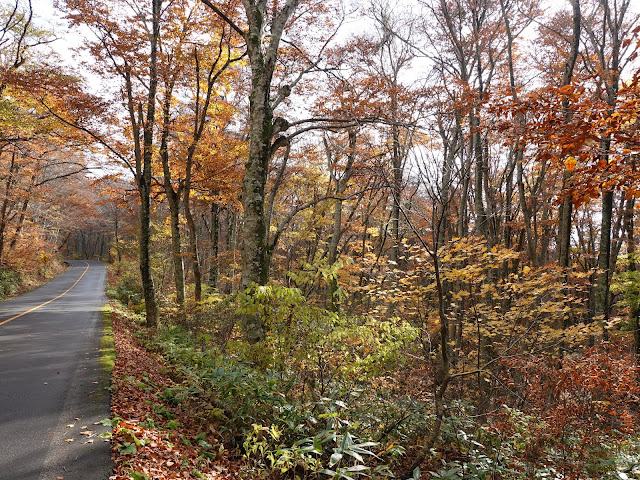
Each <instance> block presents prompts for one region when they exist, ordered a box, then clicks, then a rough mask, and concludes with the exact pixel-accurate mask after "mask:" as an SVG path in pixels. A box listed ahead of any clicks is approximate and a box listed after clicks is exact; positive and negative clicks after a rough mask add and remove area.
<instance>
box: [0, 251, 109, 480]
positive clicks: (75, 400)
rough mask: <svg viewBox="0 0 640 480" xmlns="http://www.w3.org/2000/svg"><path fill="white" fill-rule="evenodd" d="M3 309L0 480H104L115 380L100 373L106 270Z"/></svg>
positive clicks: (83, 272)
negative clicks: (106, 435)
mask: <svg viewBox="0 0 640 480" xmlns="http://www.w3.org/2000/svg"><path fill="white" fill-rule="evenodd" d="M69 263H70V264H71V268H68V269H67V270H66V271H65V272H64V273H63V274H62V275H60V276H59V277H57V278H55V279H54V280H52V281H51V282H49V283H48V284H46V285H44V286H43V287H41V288H39V289H37V290H34V291H32V292H30V293H28V294H26V295H22V296H21V297H17V298H14V299H11V300H7V301H5V302H0V480H45V479H46V480H56V479H59V478H64V480H76V479H77V480H80V479H82V480H104V479H107V478H109V475H110V473H111V460H110V456H109V443H108V442H107V441H105V440H103V439H102V438H99V437H98V434H99V433H101V432H104V431H105V430H107V428H106V427H104V426H102V425H98V424H97V423H98V422H99V421H100V419H102V418H105V417H108V416H109V393H108V390H107V389H106V387H108V385H109V379H108V375H107V374H106V373H105V372H104V370H102V369H101V367H100V365H99V356H100V337H101V335H102V315H101V313H100V308H101V307H102V306H103V305H104V304H105V298H104V286H105V279H106V270H105V267H104V265H102V264H101V263H99V262H92V261H71V262H69Z"/></svg>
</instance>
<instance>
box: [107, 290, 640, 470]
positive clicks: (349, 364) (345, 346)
mask: <svg viewBox="0 0 640 480" xmlns="http://www.w3.org/2000/svg"><path fill="white" fill-rule="evenodd" d="M127 288H129V287H127ZM115 292H116V294H117V293H118V292H119V291H118V290H115ZM129 304H130V305H131V301H129ZM133 306H134V307H135V305H133ZM135 310H136V311H140V309H139V308H135ZM191 310H193V311H194V314H192V315H191V316H190V319H189V322H188V323H187V326H188V327H189V328H186V327H185V326H184V325H173V324H172V323H171V319H170V318H169V317H167V318H165V321H164V322H163V326H161V327H160V328H159V330H158V331H157V332H154V333H153V334H151V333H149V332H148V331H145V330H143V329H142V327H141V326H138V327H136V328H137V329H138V331H139V333H138V334H137V336H138V340H139V341H140V342H142V343H143V344H144V345H145V346H146V347H147V348H148V349H149V350H152V351H155V352H157V353H159V354H160V355H161V356H162V357H163V359H164V360H165V361H166V362H167V364H168V366H169V369H170V371H171V375H172V377H173V379H174V381H175V385H174V386H172V387H170V388H165V389H164V391H163V393H162V395H161V400H162V401H163V402H164V404H165V405H167V407H166V408H169V407H177V408H182V409H186V410H188V411H189V414H190V416H192V417H193V418H194V419H195V421H197V422H200V424H201V427H200V428H201V430H202V431H212V430H215V431H216V432H217V434H218V435H220V441H221V443H223V444H224V445H225V446H226V447H228V448H229V449H230V451H231V452H234V455H235V457H236V458H237V459H242V461H243V466H242V468H241V471H242V475H241V476H242V477H243V478H256V479H259V478H271V479H280V478H282V479H289V478H290V479H328V478H332V479H333V478H335V479H339V478H340V479H345V478H370V479H381V478H406V476H405V477H401V476H400V474H399V472H404V471H405V470H406V468H407V466H408V465H411V464H412V460H413V459H414V458H415V456H416V455H417V454H418V452H419V450H420V448H421V445H424V444H425V443H426V439H427V437H428V435H429V433H430V432H431V430H432V427H433V425H434V423H435V415H434V409H433V398H432V393H431V392H432V388H433V371H432V369H431V366H430V365H431V364H430V362H429V358H428V357H427V356H426V355H425V354H424V351H423V350H421V343H420V340H421V338H420V337H419V335H420V332H419V331H418V330H417V329H416V328H415V327H413V326H412V325H411V324H409V323H407V322H404V321H402V320H401V319H399V318H391V319H383V320H379V319H375V318H372V317H367V316H349V315H345V314H337V313H334V312H330V311H327V310H325V309H323V308H320V307H318V306H316V305H313V304H312V303H310V302H308V301H307V300H306V299H305V298H304V296H303V295H302V294H301V293H300V291H299V290H297V289H294V288H283V287H276V286H265V287H256V288H255V289H254V290H253V291H252V292H251V295H238V296H234V297H232V296H222V295H218V294H212V295H209V296H208V297H207V298H206V299H205V301H204V302H203V303H202V304H200V305H198V306H192V307H190V311H191ZM166 313H170V310H169V309H167V310H166ZM127 315H129V316H130V318H131V321H137V322H138V323H139V324H140V325H141V324H142V319H141V316H140V315H138V314H136V313H128V314H127ZM248 315H256V316H258V317H259V318H260V319H261V320H262V321H263V323H264V326H265V329H266V331H267V337H266V339H265V340H264V341H263V342H260V343H258V344H256V345H250V344H248V343H247V342H245V341H244V340H243V337H242V333H241V332H242V319H243V318H245V317H246V316H248ZM624 338H625V337H623V336H620V337H618V339H617V341H616V342H611V343H604V344H601V345H599V346H596V347H593V348H592V349H589V350H584V351H574V352H571V353H567V354H566V355H565V357H564V358H560V359H559V358H558V357H557V356H553V355H552V354H542V353H540V354H535V355H534V354H531V353H528V352H525V353H523V354H522V355H512V356H510V357H509V358H505V359H504V360H502V361H500V363H497V362H496V368H495V370H494V371H493V372H492V375H493V376H494V379H495V381H496V384H497V385H501V386H502V387H500V388H496V389H495V390H494V391H493V392H492V396H493V398H492V404H491V406H492V408H491V409H486V408H485V410H483V411H480V410H479V409H478V405H477V402H476V401H475V398H474V394H473V393H474V392H473V390H472V389H469V383H467V384H466V385H467V386H466V388H467V390H465V387H464V385H462V383H461V382H460V381H458V383H457V385H456V386H455V388H453V387H452V389H451V390H450V393H449V395H448V397H447V399H446V411H445V415H444V424H443V426H442V429H441V431H440V435H439V441H438V442H437V443H436V446H435V447H434V448H433V449H432V451H431V452H430V454H429V455H428V456H427V460H426V461H425V462H423V464H422V465H421V467H422V471H420V470H419V469H417V470H415V471H414V472H413V474H412V475H413V477H414V478H433V479H460V480H463V479H466V480H488V479H493V480H525V479H526V480H529V479H540V480H542V479H554V480H561V479H562V480H566V479H576V480H577V479H581V480H590V479H593V480H595V479H606V480H625V479H629V478H639V479H640V475H639V473H638V472H640V467H638V465H640V440H638V438H636V434H635V433H634V432H636V431H637V427H638V425H640V421H639V420H638V414H637V406H638V404H640V402H639V400H640V396H639V395H640V392H639V389H638V382H637V376H638V371H637V368H636V367H635V365H634V363H633V356H630V355H629V354H628V348H627V347H625V345H626V343H625V340H624ZM434 343H436V342H434ZM159 408H160V407H159Z"/></svg>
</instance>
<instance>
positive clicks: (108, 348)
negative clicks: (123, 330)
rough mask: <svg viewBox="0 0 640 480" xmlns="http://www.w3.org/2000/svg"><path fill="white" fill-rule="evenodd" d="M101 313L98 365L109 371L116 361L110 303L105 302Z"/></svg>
mask: <svg viewBox="0 0 640 480" xmlns="http://www.w3.org/2000/svg"><path fill="white" fill-rule="evenodd" d="M101 313H102V337H101V338H100V366H101V367H102V369H103V370H104V371H105V372H107V373H109V374H110V373H111V372H112V371H113V367H114V365H115V361H116V349H115V343H114V338H113V318H112V313H113V310H112V308H111V305H109V304H106V305H105V306H104V307H102V309H101Z"/></svg>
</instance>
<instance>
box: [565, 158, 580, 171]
mask: <svg viewBox="0 0 640 480" xmlns="http://www.w3.org/2000/svg"><path fill="white" fill-rule="evenodd" d="M577 164H578V161H577V160H576V157H567V159H566V160H565V162H564V166H565V167H566V168H567V171H569V172H573V171H574V170H575V169H576V165H577Z"/></svg>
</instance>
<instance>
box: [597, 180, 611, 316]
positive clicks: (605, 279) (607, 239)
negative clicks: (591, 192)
mask: <svg viewBox="0 0 640 480" xmlns="http://www.w3.org/2000/svg"><path fill="white" fill-rule="evenodd" d="M612 217H613V192H612V191H608V192H604V193H603V194H602V219H601V222H600V249H599V252H598V274H597V280H596V282H597V283H596V292H595V306H594V314H595V316H596V317H599V316H603V317H604V318H605V320H606V319H608V318H609V279H610V272H609V264H610V256H611V222H612Z"/></svg>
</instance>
